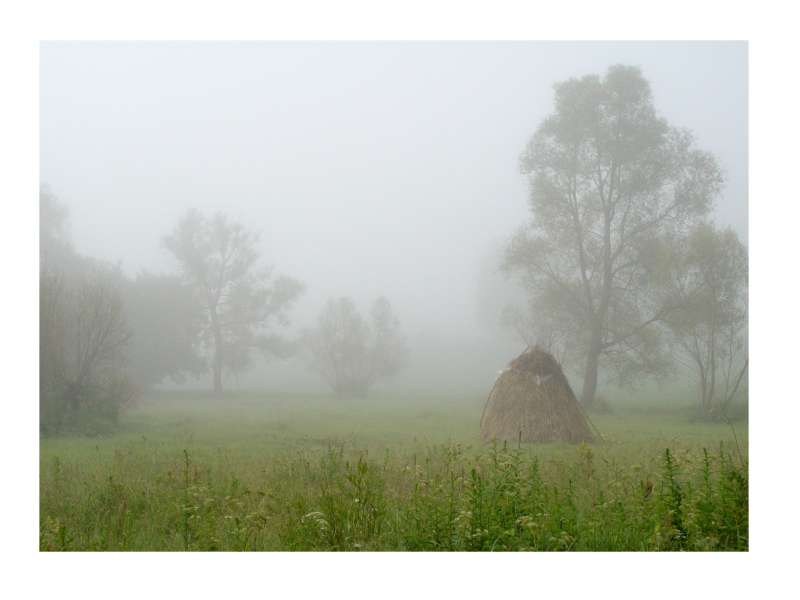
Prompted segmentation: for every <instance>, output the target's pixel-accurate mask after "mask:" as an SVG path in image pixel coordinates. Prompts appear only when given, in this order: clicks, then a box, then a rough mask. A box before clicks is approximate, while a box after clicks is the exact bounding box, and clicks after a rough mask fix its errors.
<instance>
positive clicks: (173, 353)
mask: <svg viewBox="0 0 800 600" xmlns="http://www.w3.org/2000/svg"><path fill="white" fill-rule="evenodd" d="M124 301H125V313H126V315H127V319H128V324H129V325H130V328H131V332H132V337H131V343H130V349H129V352H128V355H129V359H130V372H131V376H132V377H133V378H134V380H135V381H136V382H137V383H138V384H140V385H142V386H145V387H149V386H152V385H156V384H158V383H160V382H162V381H164V380H165V379H167V378H170V379H172V380H173V381H177V382H180V381H183V380H184V377H185V376H186V375H190V374H200V373H203V372H205V371H206V364H205V361H204V360H203V357H202V356H201V355H200V354H199V352H198V347H199V342H200V332H201V323H202V316H203V313H202V307H201V306H200V305H199V303H198V302H197V298H196V296H195V294H194V293H193V290H192V288H191V287H190V286H188V285H187V284H186V283H184V282H183V281H182V280H181V279H180V278H179V277H177V276H175V275H153V274H150V273H140V274H139V275H138V276H137V277H136V279H134V280H133V281H126V285H125V293H124Z"/></svg>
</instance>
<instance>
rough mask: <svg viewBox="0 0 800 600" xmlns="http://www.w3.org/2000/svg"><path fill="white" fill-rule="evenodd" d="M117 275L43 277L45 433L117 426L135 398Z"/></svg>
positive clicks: (42, 400)
mask: <svg viewBox="0 0 800 600" xmlns="http://www.w3.org/2000/svg"><path fill="white" fill-rule="evenodd" d="M117 281H118V276H117V274H115V273H114V272H112V271H109V270H108V269H105V268H102V267H99V266H96V267H94V268H93V269H91V270H90V271H88V272H87V273H86V274H85V275H84V276H83V277H82V278H81V279H79V280H76V281H68V280H65V279H63V278H62V277H61V276H59V275H58V274H57V273H50V272H43V273H42V274H41V276H40V288H39V294H40V298H39V301H40V304H39V311H40V312H39V335H40V338H39V341H40V371H39V376H40V386H39V394H40V397H39V401H40V405H39V408H40V422H41V425H42V429H43V430H44V431H59V430H62V429H65V428H74V427H84V428H85V427H87V426H90V425H92V424H99V423H100V421H105V422H107V423H109V424H114V423H116V421H117V417H118V415H119V411H120V409H121V408H123V407H124V406H126V405H127V404H128V403H130V401H131V400H132V399H133V397H134V395H135V388H134V386H133V385H132V383H131V381H130V380H129V378H128V375H127V372H126V364H125V353H124V352H125V350H126V348H127V346H128V342H129V340H130V330H129V329H128V327H127V324H126V322H125V316H124V314H123V310H122V300H121V298H120V294H119V286H118V285H117Z"/></svg>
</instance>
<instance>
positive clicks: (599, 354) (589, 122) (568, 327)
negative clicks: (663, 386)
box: [505, 66, 722, 406]
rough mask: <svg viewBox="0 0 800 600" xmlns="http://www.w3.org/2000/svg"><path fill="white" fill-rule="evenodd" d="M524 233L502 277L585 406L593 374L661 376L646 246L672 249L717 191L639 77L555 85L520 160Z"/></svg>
mask: <svg viewBox="0 0 800 600" xmlns="http://www.w3.org/2000/svg"><path fill="white" fill-rule="evenodd" d="M520 164H521V170H522V172H523V174H526V175H528V177H529V182H530V199H529V202H530V211H531V213H532V220H531V223H530V225H529V226H528V227H527V228H525V229H524V230H522V231H520V232H519V233H518V235H517V236H516V237H515V238H514V239H513V241H512V242H511V244H510V246H509V248H508V251H507V255H506V259H505V266H506V267H507V269H509V270H510V271H512V272H515V273H517V274H519V275H520V276H521V280H522V282H523V284H524V285H525V287H526V289H527V291H528V294H529V299H530V310H531V314H532V318H533V320H534V321H535V322H537V323H538V326H539V327H540V328H541V329H542V330H543V331H544V335H545V336H546V337H548V338H549V337H555V338H557V339H560V340H562V343H563V345H564V348H565V349H567V350H569V351H570V354H571V356H572V358H573V360H575V362H576V364H578V365H580V366H581V368H582V369H583V385H582V401H583V403H584V404H585V405H587V406H591V405H592V403H593V401H594V398H595V394H596V390H597V385H598V372H599V369H600V368H601V366H607V367H613V368H615V369H616V371H617V372H618V373H619V374H620V375H622V376H626V375H627V376H630V375H632V374H634V373H640V372H642V371H657V370H659V369H660V368H662V367H663V364H664V363H663V361H662V359H663V357H664V355H663V353H662V350H663V345H662V343H661V341H660V340H659V335H658V328H656V327H653V325H654V324H656V323H657V322H658V321H660V320H661V319H662V318H663V317H664V316H665V314H666V313H667V312H668V311H669V310H670V308H671V307H670V306H669V303H668V302H666V301H665V300H664V297H662V296H661V295H659V294H658V293H656V287H657V286H656V285H655V279H656V278H657V277H658V275H657V274H656V273H654V272H653V269H652V261H650V260H649V259H648V256H649V255H650V253H651V250H650V249H649V247H650V246H651V245H652V244H653V243H655V242H657V241H658V240H662V239H679V238H680V237H681V235H682V234H684V233H685V232H686V231H688V229H689V228H690V227H691V225H692V224H693V223H694V222H695V221H696V220H697V219H699V218H701V217H703V216H704V215H706V214H707V213H708V211H709V210H710V207H711V204H712V201H713V199H714V197H715V196H716V194H717V193H718V191H719V189H720V186H721V184H722V175H721V172H720V169H719V167H718V165H717V162H716V160H715V159H714V157H713V156H712V155H711V154H709V153H707V152H703V151H701V150H699V149H698V148H696V147H695V143H694V140H693V137H692V135H691V133H690V132H688V131H685V130H681V129H677V128H675V127H672V126H670V125H669V124H668V123H667V121H665V120H664V119H663V118H662V117H660V116H659V115H658V114H657V112H656V109H655V107H654V105H653V98H652V94H651V90H650V85H649V84H648V82H647V81H646V80H645V79H644V77H643V76H642V73H641V72H640V71H639V69H638V68H635V67H627V66H614V67H611V68H609V69H608V71H607V73H606V74H605V75H604V76H602V77H600V76H597V75H589V76H585V77H582V78H580V79H570V80H568V81H565V82H563V83H559V84H557V85H556V86H555V111H554V112H553V114H551V115H550V116H549V117H547V118H546V119H545V120H544V121H543V122H542V123H541V125H540V126H539V128H538V129H537V131H536V132H535V134H534V135H533V137H532V139H531V141H530V142H529V144H528V146H527V148H526V149H525V151H524V152H523V154H522V156H521V161H520Z"/></svg>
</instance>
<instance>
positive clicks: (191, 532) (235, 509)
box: [39, 392, 748, 551]
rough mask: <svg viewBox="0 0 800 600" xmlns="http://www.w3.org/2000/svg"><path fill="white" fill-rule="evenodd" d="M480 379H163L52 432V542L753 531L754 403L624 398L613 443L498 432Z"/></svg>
mask: <svg viewBox="0 0 800 600" xmlns="http://www.w3.org/2000/svg"><path fill="white" fill-rule="evenodd" d="M473 396H474V395H473ZM473 396H470V395H463V396H461V395H451V396H447V397H444V398H442V397H429V398H426V397H418V396H415V397H414V400H413V401H410V400H405V399H403V398H399V397H396V396H394V397H389V396H385V397H384V396H380V395H376V396H375V397H374V398H370V399H369V400H368V401H340V400H337V399H334V398H332V397H326V396H292V395H283V396H276V395H268V394H258V393H248V394H245V393H240V394H232V395H231V397H230V398H226V399H224V400H217V399H214V398H212V397H209V396H208V395H206V394H202V393H197V392H195V393H191V392H162V393H158V394H156V395H151V396H148V397H147V398H145V399H143V400H142V401H141V402H140V403H139V405H138V406H136V407H134V408H133V409H131V410H130V411H128V412H127V413H125V414H124V415H123V416H122V418H121V421H120V427H119V429H118V430H117V431H115V432H113V433H104V434H102V435H100V434H98V435H94V436H72V437H46V438H42V440H41V444H40V519H39V522H40V542H39V543H40V549H41V550H44V551H49V550H174V551H182V550H199V551H213V550H236V551H240V550H349V551H357V550H361V551H374V550H457V551H459V550H481V551H492V550H493V551H503V550H575V551H582V550H747V549H748V468H747V423H746V421H744V420H740V421H737V422H735V423H733V424H723V423H702V422H691V420H690V419H689V417H688V414H687V413H686V411H681V410H674V409H673V410H660V411H659V410H649V411H643V410H639V411H636V410H633V409H630V408H625V407H622V408H619V409H618V410H615V412H614V413H612V414H608V415H596V416H592V421H593V422H594V424H595V425H596V427H597V428H598V429H599V430H600V431H601V432H602V434H603V440H602V441H601V442H598V443H594V444H590V445H580V446H570V445H561V444H547V445H526V444H521V445H520V444H490V445H485V444H482V443H481V442H480V439H479V432H478V423H479V419H480V412H481V409H482V408H483V399H482V398H480V397H478V396H474V397H473Z"/></svg>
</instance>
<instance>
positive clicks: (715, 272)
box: [666, 224, 748, 418]
mask: <svg viewBox="0 0 800 600" xmlns="http://www.w3.org/2000/svg"><path fill="white" fill-rule="evenodd" d="M676 253H677V255H678V256H677V258H676V260H674V261H673V265H674V267H673V270H672V280H671V283H672V290H673V293H674V295H675V297H676V305H678V306H679V307H680V308H679V309H677V310H675V311H672V312H671V313H670V315H669V316H668V318H667V319H666V323H667V325H668V327H669V329H670V331H671V332H672V334H673V336H674V342H675V344H676V346H677V349H678V352H679V354H680V358H681V362H682V364H684V365H686V366H688V367H689V368H691V369H692V370H693V371H694V372H695V374H696V375H697V380H698V384H699V399H698V400H699V402H698V412H699V414H700V416H701V417H702V418H717V417H720V416H723V415H724V414H725V412H726V410H727V408H728V406H729V405H730V403H731V402H732V401H733V399H734V398H735V397H736V395H737V393H738V391H739V390H740V389H741V387H742V383H743V381H744V379H745V378H746V376H747V367H748V355H747V248H745V246H744V244H742V242H741V241H740V240H739V238H738V236H737V235H736V233H735V232H733V231H732V230H730V229H725V230H718V229H716V228H714V227H713V226H712V225H710V224H702V225H700V226H698V227H697V228H696V229H695V230H694V231H693V232H692V234H691V235H690V236H689V238H688V240H687V243H686V244H685V245H683V246H681V247H679V248H677V252H676Z"/></svg>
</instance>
